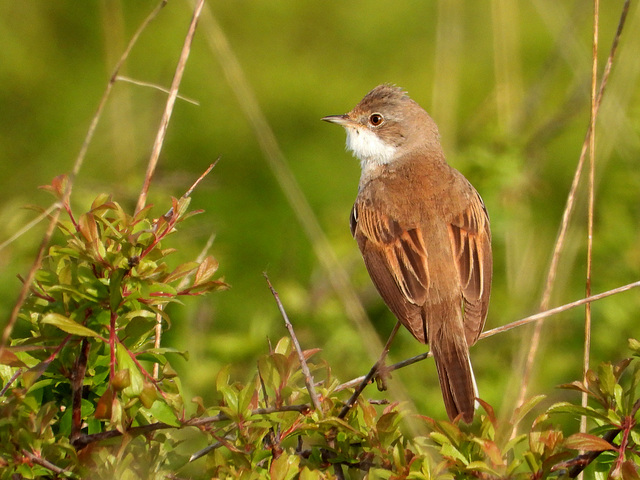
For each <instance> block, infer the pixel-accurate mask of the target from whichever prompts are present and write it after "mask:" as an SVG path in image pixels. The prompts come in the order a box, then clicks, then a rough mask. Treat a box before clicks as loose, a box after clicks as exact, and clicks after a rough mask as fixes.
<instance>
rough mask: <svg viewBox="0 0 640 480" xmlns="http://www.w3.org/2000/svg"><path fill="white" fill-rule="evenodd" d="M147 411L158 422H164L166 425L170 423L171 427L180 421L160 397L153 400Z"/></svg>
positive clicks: (178, 424) (177, 424) (176, 425)
mask: <svg viewBox="0 0 640 480" xmlns="http://www.w3.org/2000/svg"><path fill="white" fill-rule="evenodd" d="M149 411H150V412H151V414H152V415H153V416H154V418H155V419H156V420H158V421H159V422H163V423H166V424H167V425H171V426H173V427H178V426H180V422H179V421H178V417H177V416H176V413H175V412H174V411H173V410H172V409H171V407H170V406H169V405H167V404H166V403H165V402H163V401H162V400H160V399H158V400H156V401H155V402H153V404H152V405H151V408H149Z"/></svg>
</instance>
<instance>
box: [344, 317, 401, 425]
mask: <svg viewBox="0 0 640 480" xmlns="http://www.w3.org/2000/svg"><path fill="white" fill-rule="evenodd" d="M400 325H401V323H400V322H396V324H395V326H394V327H393V330H392V331H391V334H390V335H389V339H388V340H387V343H386V344H385V346H384V349H383V350H382V353H381V354H380V358H379V359H378V361H377V362H376V363H375V364H374V365H373V367H371V370H369V373H367V374H366V375H365V376H364V378H363V379H362V381H361V382H360V385H359V386H358V388H356V390H355V391H354V392H353V394H352V395H351V397H350V398H349V400H347V403H345V404H344V406H343V407H342V410H340V413H339V414H338V418H344V417H345V416H346V415H347V413H349V410H351V407H353V404H354V403H356V400H357V399H358V397H359V396H360V394H361V393H362V391H363V390H364V389H365V387H366V386H367V385H369V382H370V381H371V380H372V379H373V377H375V375H376V374H377V373H378V371H379V370H380V369H381V367H382V366H383V365H384V361H385V359H386V358H387V354H388V353H389V349H390V348H391V343H392V342H393V339H394V338H396V334H397V333H398V329H399V328H400ZM387 371H389V370H387Z"/></svg>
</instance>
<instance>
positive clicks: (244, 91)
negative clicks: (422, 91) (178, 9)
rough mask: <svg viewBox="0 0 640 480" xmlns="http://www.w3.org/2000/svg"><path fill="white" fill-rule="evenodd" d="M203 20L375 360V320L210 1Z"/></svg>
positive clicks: (291, 201) (280, 179)
mask: <svg viewBox="0 0 640 480" xmlns="http://www.w3.org/2000/svg"><path fill="white" fill-rule="evenodd" d="M203 22H206V24H207V26H208V27H209V28H208V29H207V30H206V33H207V38H208V40H209V44H210V46H211V49H212V50H213V51H214V52H215V53H216V55H217V57H218V58H219V61H220V64H221V66H222V69H223V71H224V74H225V77H226V79H227V82H228V83H229V86H230V87H231V88H232V89H233V91H234V93H235V95H236V97H237V99H238V103H239V104H240V107H241V108H242V111H243V112H244V114H245V115H246V117H247V119H248V120H249V122H250V123H251V126H252V128H253V130H254V133H255V136H256V138H257V140H258V143H259V144H260V148H261V149H262V152H263V153H264V156H265V159H266V161H267V164H268V165H269V167H270V168H271V170H272V171H273V174H274V176H275V178H276V180H277V182H278V184H279V185H280V188H282V191H283V193H284V194H285V196H286V198H287V200H288V202H289V205H290V207H291V209H292V210H293V212H294V214H295V215H296V218H297V219H298V221H299V222H300V225H301V226H302V228H303V230H304V233H305V234H306V236H307V238H308V239H309V242H310V243H311V245H312V247H313V250H314V253H315V255H316V257H317V258H318V260H319V261H320V265H321V266H322V268H323V270H324V272H325V274H326V275H327V278H328V279H329V282H330V283H331V286H332V287H333V290H334V291H335V292H336V294H337V295H338V297H339V298H340V301H341V302H342V303H343V305H344V306H345V311H346V313H347V316H348V317H349V319H350V320H351V321H352V322H353V323H354V325H355V326H356V328H357V329H358V331H359V332H360V335H361V338H362V344H363V345H364V346H365V347H368V348H367V353H368V354H369V355H370V357H371V359H372V360H373V361H375V360H376V358H377V356H378V352H379V351H380V350H381V349H382V347H383V346H382V343H381V342H380V340H379V338H378V336H377V334H376V332H375V329H374V328H373V326H372V325H371V321H370V320H369V318H368V316H367V313H366V311H365V309H364V307H363V306H362V303H361V302H360V299H359V298H358V296H357V295H356V293H355V291H354V289H353V285H352V284H351V282H350V281H349V276H348V275H347V273H346V272H345V269H344V267H343V265H342V264H341V263H340V262H339V261H338V259H337V257H336V254H335V252H334V251H333V249H332V248H331V244H330V242H329V240H328V239H327V236H326V234H325V233H324V231H323V230H322V227H321V226H320V222H319V221H318V217H317V216H316V214H315V213H314V211H313V209H312V208H311V205H310V204H309V201H308V200H307V198H306V197H305V195H304V193H303V192H302V190H301V188H300V186H299V184H298V181H297V180H296V178H295V176H294V175H293V173H292V172H291V169H290V168H289V166H288V165H287V162H286V159H285V157H284V154H283V153H282V150H281V149H280V146H279V145H278V141H277V139H276V137H275V135H274V133H273V130H272V129H271V127H270V126H269V123H268V121H267V118H266V116H265V115H264V113H263V111H262V109H261V108H260V105H259V103H258V100H257V98H256V96H255V94H254V92H253V90H252V89H251V86H250V85H249V82H248V80H247V78H246V76H245V74H244V72H243V70H242V66H241V65H240V62H239V61H238V58H237V57H236V55H235V53H234V52H233V50H232V48H231V45H230V44H229V42H228V40H227V37H226V36H225V33H224V31H223V30H222V28H221V26H220V25H219V23H218V21H217V20H216V18H215V16H214V14H213V13H212V11H211V8H210V6H209V5H207V7H206V8H205V10H204V12H203Z"/></svg>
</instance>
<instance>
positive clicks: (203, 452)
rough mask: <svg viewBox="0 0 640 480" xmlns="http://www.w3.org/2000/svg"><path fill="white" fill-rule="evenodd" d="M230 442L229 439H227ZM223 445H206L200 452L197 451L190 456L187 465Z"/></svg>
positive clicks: (219, 443) (217, 443)
mask: <svg viewBox="0 0 640 480" xmlns="http://www.w3.org/2000/svg"><path fill="white" fill-rule="evenodd" d="M227 440H230V439H227ZM223 445H224V443H222V442H216V443H213V444H211V445H207V446H206V447H204V448H203V449H202V450H198V451H197V452H196V453H194V454H193V455H191V456H190V457H189V463H191V462H195V461H196V460H198V459H199V458H202V457H204V456H205V455H207V454H208V453H209V452H212V451H213V450H215V449H216V448H220V447H222V446H223Z"/></svg>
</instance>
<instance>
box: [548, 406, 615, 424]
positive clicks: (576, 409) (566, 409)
mask: <svg viewBox="0 0 640 480" xmlns="http://www.w3.org/2000/svg"><path fill="white" fill-rule="evenodd" d="M547 413H550V414H555V413H569V414H571V415H575V416H576V417H580V416H582V415H585V416H587V417H590V418H594V419H596V420H602V421H605V422H609V421H610V418H609V417H608V416H607V415H605V414H604V413H602V412H600V411H598V410H595V409H593V408H591V407H582V406H580V405H574V404H573V403H569V402H558V403H554V404H553V405H551V406H550V407H549V409H548V410H547Z"/></svg>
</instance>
